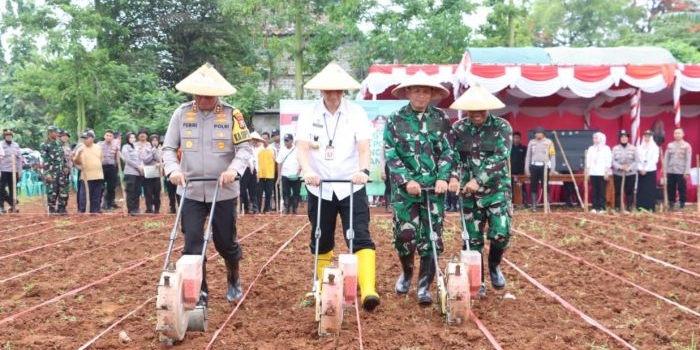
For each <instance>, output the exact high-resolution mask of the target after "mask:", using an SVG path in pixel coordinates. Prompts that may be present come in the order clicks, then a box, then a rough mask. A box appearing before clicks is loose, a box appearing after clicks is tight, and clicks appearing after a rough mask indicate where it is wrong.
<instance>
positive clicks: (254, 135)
mask: <svg viewBox="0 0 700 350" xmlns="http://www.w3.org/2000/svg"><path fill="white" fill-rule="evenodd" d="M250 138H251V139H253V140H258V141H262V142H265V139H264V138H262V136H260V134H259V133H258V132H257V131H253V132H251V133H250Z"/></svg>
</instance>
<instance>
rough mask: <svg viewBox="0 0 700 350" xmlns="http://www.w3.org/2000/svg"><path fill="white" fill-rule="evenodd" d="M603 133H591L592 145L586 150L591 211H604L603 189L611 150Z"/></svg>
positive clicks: (610, 159) (608, 169) (608, 168)
mask: <svg viewBox="0 0 700 350" xmlns="http://www.w3.org/2000/svg"><path fill="white" fill-rule="evenodd" d="M605 139H606V138H605V134H603V133H602V132H597V133H595V134H593V145H592V146H590V147H588V150H587V151H586V170H587V173H588V176H589V178H590V180H591V192H592V197H593V209H591V212H592V213H596V212H599V213H604V212H605V189H606V187H607V181H608V178H609V177H610V174H611V169H610V167H611V164H612V151H611V150H610V147H608V145H606V144H605Z"/></svg>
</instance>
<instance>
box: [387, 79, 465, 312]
mask: <svg viewBox="0 0 700 350" xmlns="http://www.w3.org/2000/svg"><path fill="white" fill-rule="evenodd" d="M392 94H393V95H394V96H396V97H397V98H408V100H409V101H410V103H409V104H408V105H406V106H405V107H403V108H401V109H399V110H398V111H396V112H394V113H392V114H391V115H390V116H389V120H388V121H387V125H386V128H385V130H384V145H385V151H386V162H387V165H388V168H389V176H390V179H391V184H392V190H393V193H394V219H393V220H394V235H393V244H394V249H396V251H397V253H398V255H399V260H400V261H401V267H402V270H403V273H402V274H401V276H400V277H399V279H398V281H396V287H395V289H396V293H398V294H406V293H408V290H409V288H410V285H411V278H412V275H413V257H414V252H415V251H416V250H418V254H419V255H420V268H419V275H418V291H417V295H418V303H419V304H430V303H432V301H433V299H432V296H431V295H430V291H429V290H430V284H431V283H432V281H433V278H434V277H435V271H436V266H435V259H434V258H433V249H432V242H431V241H430V229H429V227H428V215H430V216H431V218H432V223H433V230H434V231H435V232H436V233H437V234H438V237H440V236H442V225H443V217H444V203H445V199H444V196H445V192H447V190H448V180H449V181H450V184H449V187H450V188H451V190H452V192H457V191H458V190H459V180H458V179H459V174H458V173H457V172H456V171H454V169H455V167H454V166H453V165H454V158H453V155H454V150H453V148H452V142H453V134H452V130H451V128H450V121H449V119H448V117H447V115H446V114H445V112H443V111H442V110H440V109H438V108H435V107H433V106H431V105H430V102H431V101H436V100H441V99H443V98H445V97H447V96H448V95H449V91H448V90H447V89H445V88H444V87H442V86H441V85H440V84H439V83H437V82H434V81H432V80H431V79H430V78H429V77H428V76H427V75H426V74H425V73H423V72H422V71H420V72H418V73H416V74H415V75H414V76H412V77H411V78H410V79H409V80H407V81H406V82H404V83H403V84H401V85H399V86H398V87H397V88H395V89H394V90H393V91H392ZM424 188H434V191H433V192H430V193H429V194H427V195H428V196H430V201H431V207H430V208H427V206H426V198H425V196H426V194H425V193H424V192H422V189H424ZM436 248H437V252H438V254H440V253H441V252H442V240H441V239H440V238H438V241H437V247H436Z"/></svg>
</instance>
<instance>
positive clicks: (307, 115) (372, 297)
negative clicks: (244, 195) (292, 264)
mask: <svg viewBox="0 0 700 350" xmlns="http://www.w3.org/2000/svg"><path fill="white" fill-rule="evenodd" d="M304 88H306V89H312V90H321V96H322V99H321V100H320V101H318V102H316V103H315V104H314V105H313V106H312V107H311V108H309V109H308V110H306V111H304V112H302V113H301V114H300V115H299V120H298V126H297V140H298V143H297V156H298V159H299V164H300V166H301V169H302V174H303V177H304V182H305V183H306V188H307V191H308V192H309V210H308V213H309V220H310V221H311V244H310V248H311V252H315V248H316V247H315V243H316V242H315V240H314V231H315V230H316V215H317V212H318V198H319V196H320V197H321V199H322V204H321V205H322V208H321V209H322V210H321V225H320V226H321V227H320V229H321V238H320V240H319V247H318V253H319V255H318V266H317V267H318V270H317V271H318V272H322V271H323V267H325V266H327V265H329V264H330V263H331V259H332V258H333V247H334V241H335V239H334V233H335V232H334V231H335V225H336V218H337V216H338V214H340V216H341V219H342V222H343V231H344V232H345V231H347V229H348V228H349V222H350V196H353V207H352V215H353V230H354V231H355V239H354V240H353V250H354V251H353V253H354V254H355V255H357V262H358V266H357V280H358V284H359V285H360V294H361V303H362V307H363V308H364V309H365V310H368V311H371V310H374V308H376V307H377V306H378V305H379V294H377V292H376V291H375V289H374V284H375V260H376V255H375V251H374V242H373V241H372V238H371V237H370V234H369V203H368V200H367V190H366V189H365V186H364V184H366V183H367V181H368V180H369V166H370V140H371V139H372V132H373V130H372V126H371V124H370V122H369V119H368V117H367V113H366V112H365V111H364V110H363V109H362V108H361V107H360V106H358V105H355V104H353V103H351V102H349V101H347V100H345V99H344V98H343V93H344V91H345V90H354V89H359V88H360V83H358V82H357V81H356V80H355V79H353V78H352V77H351V76H350V75H349V74H348V73H347V72H345V71H344V70H343V69H342V68H341V67H340V66H338V65H337V64H336V63H333V62H331V63H329V64H328V66H326V68H324V69H323V70H322V71H321V72H320V73H318V74H317V75H316V76H315V77H313V78H312V79H311V80H309V82H308V83H306V85H305V86H304ZM325 179H340V180H346V179H347V180H352V182H353V183H354V184H355V186H354V187H353V191H354V193H351V192H350V185H349V184H347V183H326V184H325V185H323V186H322V188H323V193H321V192H320V189H319V185H320V183H321V181H322V180H325ZM346 243H347V242H346ZM319 276H321V274H320V273H319Z"/></svg>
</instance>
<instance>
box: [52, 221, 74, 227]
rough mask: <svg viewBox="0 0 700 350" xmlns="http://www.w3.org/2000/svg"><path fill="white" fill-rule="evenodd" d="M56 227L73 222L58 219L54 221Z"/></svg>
mask: <svg viewBox="0 0 700 350" xmlns="http://www.w3.org/2000/svg"><path fill="white" fill-rule="evenodd" d="M54 223H55V225H56V227H64V226H68V225H70V224H72V223H73V222H72V221H70V220H58V221H55V222H54Z"/></svg>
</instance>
